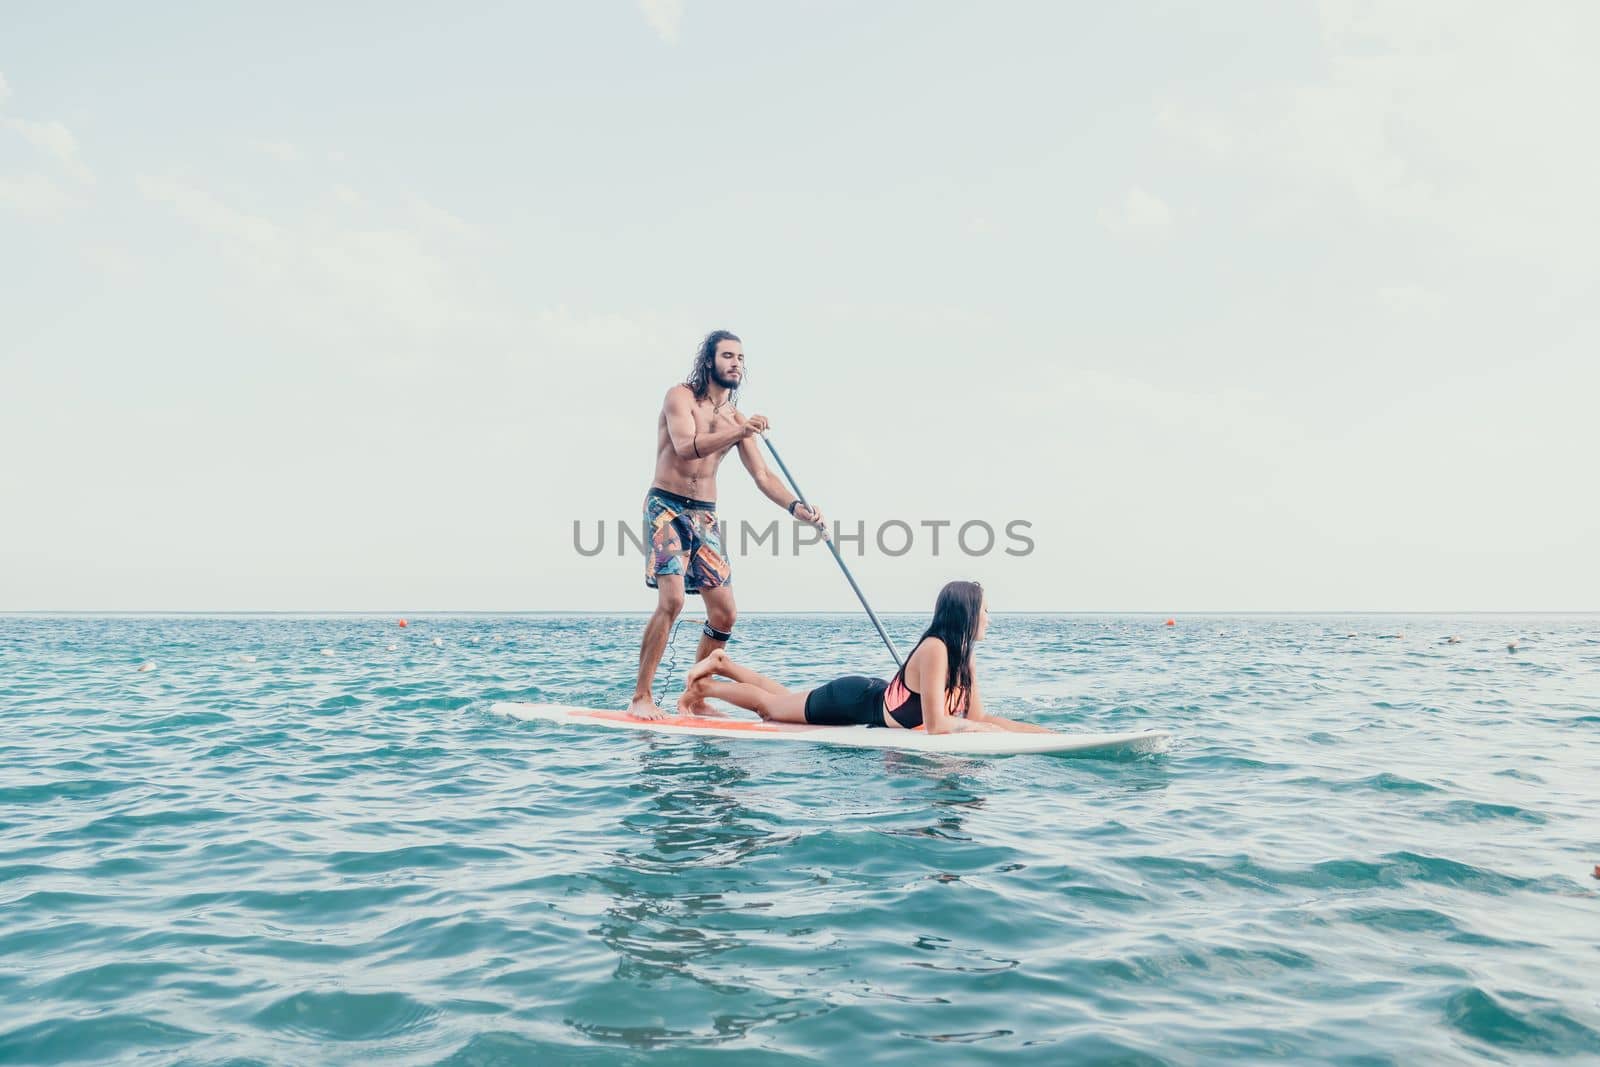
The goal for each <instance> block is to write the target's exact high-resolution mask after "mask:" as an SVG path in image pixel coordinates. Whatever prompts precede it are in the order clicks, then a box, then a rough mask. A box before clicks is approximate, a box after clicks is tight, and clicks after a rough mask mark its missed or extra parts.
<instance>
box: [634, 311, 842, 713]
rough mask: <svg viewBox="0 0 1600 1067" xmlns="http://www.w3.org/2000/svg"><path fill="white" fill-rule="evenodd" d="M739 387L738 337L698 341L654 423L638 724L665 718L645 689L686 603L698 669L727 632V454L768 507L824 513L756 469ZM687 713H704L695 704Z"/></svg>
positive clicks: (809, 518)
mask: <svg viewBox="0 0 1600 1067" xmlns="http://www.w3.org/2000/svg"><path fill="white" fill-rule="evenodd" d="M743 380H744V346H743V344H742V343H741V342H740V340H739V338H738V336H737V335H735V334H732V333H729V332H728V331H727V330H716V331H714V332H712V333H710V334H708V335H707V336H706V339H705V341H703V342H702V343H701V345H700V351H699V352H698V353H696V355H695V359H694V365H693V366H692V367H691V368H690V370H689V378H688V380H687V381H685V382H683V383H682V384H681V385H674V386H673V387H672V388H671V389H668V390H667V396H666V399H665V400H664V401H662V404H661V416H660V418H658V419H657V420H656V475H655V479H654V480H653V481H652V482H651V483H650V491H649V492H648V493H646V494H645V497H644V535H645V538H646V543H645V574H644V584H645V585H647V586H649V587H650V588H652V589H654V590H656V610H655V613H654V614H652V615H651V616H650V621H649V622H648V623H646V624H645V628H644V641H643V642H642V644H641V646H640V648H639V677H638V681H637V682H636V683H635V685H634V687H633V700H632V702H631V703H629V705H628V714H630V715H634V716H637V717H639V718H641V719H659V718H663V717H665V715H666V712H664V711H662V710H661V708H660V707H658V706H657V705H656V702H655V699H654V698H653V697H652V695H651V691H650V690H651V686H652V684H653V683H654V682H655V677H656V667H657V666H659V665H660V663H661V655H662V653H663V652H665V651H666V647H667V637H668V635H669V634H670V633H671V631H672V624H673V621H674V620H676V619H677V617H678V613H679V612H681V611H682V610H683V598H684V596H685V595H691V596H692V595H698V596H699V597H700V598H701V600H702V601H703V602H704V603H705V608H706V624H705V628H704V629H703V631H702V632H701V636H700V647H699V648H698V649H697V650H696V652H695V656H694V658H695V660H696V661H697V662H698V661H699V660H703V659H705V658H706V657H707V656H709V655H711V653H712V652H713V651H715V650H717V649H719V648H722V647H723V646H724V645H726V644H727V642H728V638H729V636H730V635H731V634H732V633H733V620H734V617H735V615H736V611H735V609H734V603H733V588H732V586H731V584H730V583H731V581H732V578H733V572H732V565H731V564H730V562H729V560H728V557H727V555H726V554H725V553H724V552H723V550H722V524H721V523H720V522H718V521H717V503H716V501H717V468H718V467H720V466H721V465H722V460H723V458H724V457H726V456H727V454H728V452H729V451H730V450H732V449H734V448H737V449H738V450H739V459H740V461H741V462H743V463H744V469H745V470H747V471H749V472H750V477H751V478H754V479H755V483H756V488H757V489H760V490H761V492H762V493H763V494H765V495H766V497H767V499H768V500H770V501H772V502H773V503H774V504H776V505H778V506H779V507H780V508H784V509H785V510H787V511H788V512H789V514H790V515H793V516H794V517H795V518H797V519H800V520H801V521H803V522H810V523H814V524H815V525H817V526H819V527H820V526H822V525H823V518H822V512H820V511H818V510H816V509H814V508H810V507H807V506H806V505H805V504H802V503H801V502H800V501H799V499H798V498H796V497H795V495H794V494H793V493H791V492H789V490H788V488H787V487H785V486H784V484H783V482H782V481H780V480H779V479H778V478H777V477H776V476H774V475H773V473H772V472H771V471H770V470H768V469H767V465H766V464H765V463H763V462H762V460H761V452H760V450H759V447H758V446H757V444H756V438H757V437H758V436H759V435H760V434H761V433H762V432H764V431H765V430H766V428H767V420H766V417H765V416H763V415H750V416H748V417H747V416H745V415H744V414H742V413H741V412H740V411H739V409H738V408H736V407H735V406H734V401H735V400H736V399H737V393H738V389H739V383H740V382H742V381H743ZM692 710H694V711H695V712H696V713H702V712H705V711H708V710H709V708H708V707H707V706H706V705H705V701H703V700H701V701H699V707H697V708H695V709H692Z"/></svg>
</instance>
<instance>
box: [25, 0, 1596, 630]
mask: <svg viewBox="0 0 1600 1067" xmlns="http://www.w3.org/2000/svg"><path fill="white" fill-rule="evenodd" d="M1596 39H1600V6H1596V5H1593V4H1590V3H1583V2H1574V3H1548V4H1536V5H1523V6H1517V5H1506V4H1493V3H1469V4H1462V3H1455V2H1444V3H1421V2H1410V3H1405V4H1352V3H1324V4H1320V5H1318V4H1303V3H1302V4H1293V3H1290V4H1285V3H1278V2H1261V3H1254V4H1250V3H1240V4H1231V5H1222V6H1218V5H1207V4H1196V5H1168V4H1134V5H1063V4H1057V3H1047V2H1042V3H1009V4H1002V5H984V4H972V3H937V2H929V0H899V2H873V3H869V4H860V3H842V2H840V3H808V4H789V5H778V4H746V3H737V2H732V0H728V2H720V3H710V2H703V0H682V2H673V0H651V2H644V3H633V2H628V0H596V2H595V3H587V4H547V5H541V6H539V7H537V8H527V7H525V6H523V5H495V6H493V7H484V8H481V9H479V10H477V11H476V12H474V13H461V12H448V13H447V12H446V11H445V10H444V9H443V8H440V7H439V6H437V5H409V4H386V5H376V6H375V5H331V6H330V5H322V4H315V5H312V4H289V3H285V4H276V5H269V6H262V5H221V6H199V7H197V6H196V5H193V4H175V3H156V4H145V5H140V6H139V7H138V9H137V10H136V11H135V9H133V8H129V7H127V6H126V5H117V4H110V3H103V4H60V3H54V2H50V3H33V2H9V3H7V4H5V5H4V6H3V7H0V610H50V609H56V610H252V609H256V610H362V609H374V610H395V611H410V612H417V611H426V610H447V609H458V610H508V611H509V610H629V609H637V610H646V609H648V608H649V607H651V606H652V596H653V594H650V593H649V592H648V591H647V590H645V589H644V587H643V584H642V581H641V576H642V569H643V567H642V561H641V560H640V559H639V558H638V557H637V556H633V555H629V556H627V557H624V558H618V557H617V556H616V555H615V554H614V553H613V552H611V551H608V552H606V553H605V554H603V555H601V556H599V557H595V558H584V557H582V556H580V555H579V554H578V553H577V552H576V551H575V550H574V548H573V538H572V522H573V520H574V519H579V520H581V521H583V522H584V524H585V528H586V530H588V531H590V533H589V534H588V535H587V536H591V537H592V531H593V528H594V524H595V523H596V522H599V521H601V520H602V519H603V520H605V521H606V522H607V524H608V525H610V526H614V525H615V522H616V521H617V520H619V519H620V520H625V521H630V522H631V521H635V520H636V517H637V514H638V508H639V504H640V501H641V498H642V496H643V493H644V490H645V488H646V486H647V485H648V483H649V479H650V475H651V471H652V469H653V460H654V445H655V422H656V416H657V412H658V409H659V405H660V401H661V397H662V395H663V393H664V392H665V390H666V388H667V387H668V386H669V385H671V384H672V383H673V382H675V381H679V380H681V379H682V377H683V376H684V374H685V372H686V371H687V369H688V364H689V359H690V356H691V354H692V352H693V349H694V346H695V344H696V343H697V341H698V340H699V338H700V337H701V336H702V335H703V334H704V333H705V332H706V331H708V330H710V329H714V328H719V327H720V328H728V329H732V330H735V331H737V332H738V333H739V334H741V335H742V337H743V338H744V346H745V351H746V354H747V359H748V365H749V370H750V381H749V383H748V386H747V388H746V389H745V390H744V395H743V397H742V400H741V407H742V408H743V409H744V410H745V411H746V412H747V413H761V414H765V415H767V416H768V417H769V418H770V419H771V420H772V424H773V431H772V440H773V442H774V443H775V444H777V445H778V447H779V448H780V450H781V451H782V452H783V454H784V458H785V459H786V460H787V461H788V462H789V464H790V467H791V468H792V469H793V471H794V473H795V475H796V476H797V477H798V478H799V479H800V482H801V485H802V487H803V488H804V489H805V490H806V491H807V492H808V493H809V494H811V495H812V496H814V497H815V498H816V499H817V501H818V502H819V503H820V504H821V505H822V506H823V508H824V509H825V510H826V511H827V513H828V514H829V515H830V516H831V517H833V518H836V519H839V520H843V521H846V522H848V523H850V524H852V525H853V524H854V522H855V521H857V520H861V521H863V522H865V523H866V524H867V526H868V529H869V531H870V530H871V529H873V528H874V527H875V526H876V525H877V524H878V523H881V522H883V521H885V520H889V519H897V518H898V519H902V520H905V521H907V522H910V523H912V524H913V525H916V524H918V523H920V522H922V521H923V520H937V519H947V520H951V521H952V522H953V523H955V524H958V525H959V524H960V523H962V522H964V521H968V520H973V519H981V520H984V521H987V522H989V523H991V524H992V525H994V526H996V527H1003V526H1004V524H1005V523H1006V522H1009V521H1011V520H1016V519H1020V520H1025V521H1027V522H1030V523H1031V524H1032V528H1031V531H1030V536H1031V537H1032V538H1033V540H1034V542H1035V548H1034V551H1033V552H1032V554H1031V555H1028V556H1026V557H1022V558H1013V557H1008V556H1005V555H1003V554H1001V553H998V552H997V553H995V554H992V555H989V556H985V557H981V558H972V557H967V556H965V555H963V554H962V553H960V552H959V551H953V550H952V549H951V547H950V545H949V534H948V533H947V534H946V535H945V539H944V540H945V543H944V544H943V545H942V546H941V547H942V548H943V549H944V551H943V552H942V553H941V555H939V556H937V557H935V556H934V555H933V554H932V553H931V551H929V545H928V542H927V540H926V539H921V540H919V541H918V542H917V543H916V544H915V545H914V547H913V550H912V551H911V552H909V553H907V554H906V555H904V556H900V557H898V558H890V557H886V556H884V555H882V554H881V553H879V552H877V551H876V549H875V548H873V547H872V546H871V545H870V543H869V550H868V552H867V554H866V555H864V556H860V557H856V556H854V555H852V556H850V557H849V560H850V563H851V566H852V569H853V570H854V572H855V573H856V576H857V578H858V579H859V580H860V581H861V583H862V585H863V587H864V588H865V589H866V591H867V592H868V594H869V596H871V598H872V599H873V602H874V605H875V606H876V607H879V608H880V609H882V610H886V611H887V610H924V609H926V608H927V607H929V606H930V605H931V602H932V599H933V595H934V593H935V591H936V590H937V588H938V586H939V585H940V584H941V583H942V582H943V581H945V580H946V579H948V578H953V577H966V578H977V579H979V580H981V581H983V582H984V584H985V586H986V587H987V588H988V589H989V591H990V599H991V603H992V605H993V606H994V607H995V608H996V609H997V610H1042V611H1050V610H1059V611H1088V610H1094V611H1098V610H1150V611H1162V612H1185V611H1205V610H1218V611H1221V610H1301V611H1319V610H1415V611H1422V610H1593V609H1597V608H1600V564H1597V560H1600V494H1597V493H1596V491H1595V488H1594V484H1595V481H1596V474H1595V470H1596V466H1597V461H1600V429H1597V426H1600V422H1597V420H1596V419H1595V417H1594V415H1593V414H1592V410H1593V408H1594V407H1595V405H1596V398H1597V397H1600V364H1597V361H1596V354H1597V352H1600V315H1597V314H1596V312H1595V307H1596V306H1597V304H1600V267H1597V264H1600V255H1597V254H1596V251H1595V250H1596V248H1597V247H1600V206H1597V201H1596V195H1595V192H1594V191H1595V190H1596V189H1597V188H1600V143H1597V142H1596V139H1595V138H1594V137H1593V135H1592V132H1591V130H1590V127H1591V126H1592V124H1593V115H1592V112H1593V105H1594V102H1595V101H1596V100H1600V72H1597V70H1596V68H1595V66H1594V63H1593V57H1592V54H1591V53H1592V43H1593V42H1594V41H1595V40H1596ZM720 500H721V504H722V507H723V510H724V513H725V514H726V515H727V516H729V517H730V518H732V519H734V520H737V519H738V518H741V517H745V518H749V519H751V520H753V521H755V522H757V523H760V524H764V523H766V522H767V521H768V520H770V519H772V518H781V517H782V515H781V512H779V511H778V509H776V508H774V507H772V506H771V505H770V504H768V503H767V502H766V501H765V500H764V499H762V498H761V497H760V496H759V495H758V494H757V492H756V490H755V489H754V487H753V485H752V484H751V482H750V479H749V478H748V477H747V476H746V475H745V473H744V471H743V469H742V468H741V467H740V466H739V464H738V461H737V459H730V460H729V461H728V464H727V465H726V466H725V467H724V469H723V474H722V479H721V488H720ZM613 532H614V531H613ZM869 542H870V539H869ZM734 568H735V588H736V590H737V591H738V595H739V604H740V608H741V610H742V611H744V612H761V611H778V610H850V609H852V608H853V607H854V605H855V600H854V597H853V595H852V594H851V592H850V590H849V587H848V586H847V584H846V583H845V581H844V579H843V578H842V577H841V576H840V575H839V574H838V571H837V568H836V567H835V565H834V563H833V561H832V559H831V558H829V556H828V555H827V553H826V550H825V549H823V548H821V547H817V548H813V549H811V550H809V551H807V552H804V553H802V554H801V555H800V556H799V557H798V558H795V557H791V556H790V555H788V554H787V553H785V554H784V555H783V556H781V557H780V558H777V559H774V558H772V557H771V556H770V555H766V554H758V555H751V556H746V557H743V558H736V559H735V562H734Z"/></svg>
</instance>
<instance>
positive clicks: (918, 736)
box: [489, 702, 1172, 756]
mask: <svg viewBox="0 0 1600 1067" xmlns="http://www.w3.org/2000/svg"><path fill="white" fill-rule="evenodd" d="M489 710H490V711H492V712H494V713H495V714H496V715H505V716H509V717H510V718H513V719H526V720H535V721H541V722H556V723H564V724H566V725H568V726H601V727H606V728H608V729H613V730H644V731H647V732H649V733H657V734H687V735H689V736H692V737H733V738H744V739H746V740H750V741H809V742H812V743H814V744H824V745H849V746H851V747H853V748H898V749H906V750H909V751H912V752H948V753H952V754H955V755H962V756H1020V755H1025V754H1029V753H1037V754H1046V755H1049V754H1054V755H1085V754H1096V753H1111V752H1118V753H1122V752H1134V753H1142V752H1161V751H1164V750H1165V749H1166V747H1167V746H1168V745H1169V744H1170V743H1171V741H1172V735H1171V734H1170V733H1168V732H1167V731H1165V730H1139V731H1136V732H1134V733H1126V734H1057V733H1049V734H1020V733H1010V732H1005V733H1000V732H993V733H991V732H989V731H983V732H972V733H966V732H962V733H955V734H929V733H927V732H926V731H924V730H921V729H917V730H893V729H881V730H874V729H872V728H871V727H868V726H810V725H807V724H804V723H787V722H763V721H762V720H760V719H714V718H701V717H697V716H693V715H673V716H670V717H668V718H665V719H635V718H633V717H632V716H631V715H629V714H628V713H627V712H625V711H605V710H601V709H599V708H577V707H572V706H571V705H567V704H512V703H505V702H502V703H498V704H495V705H493V706H492V707H491V708H490V709H489Z"/></svg>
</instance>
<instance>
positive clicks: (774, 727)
mask: <svg viewBox="0 0 1600 1067" xmlns="http://www.w3.org/2000/svg"><path fill="white" fill-rule="evenodd" d="M568 714H569V715H570V716H571V717H572V718H574V719H608V720H610V721H611V722H631V723H638V724H639V725H641V726H686V727H692V728H697V729H705V728H710V729H713V730H729V731H740V732H744V733H757V734H760V733H768V734H772V733H785V732H787V731H788V730H791V729H796V728H798V729H801V730H804V729H807V727H805V726H801V725H800V724H799V723H771V722H761V721H759V720H758V721H756V722H751V721H750V720H749V719H707V718H705V717H704V716H700V715H669V716H667V717H666V718H664V719H640V718H636V717H635V716H632V715H629V714H628V713H627V712H625V711H598V710H596V711H573V712H568ZM813 728H814V727H813Z"/></svg>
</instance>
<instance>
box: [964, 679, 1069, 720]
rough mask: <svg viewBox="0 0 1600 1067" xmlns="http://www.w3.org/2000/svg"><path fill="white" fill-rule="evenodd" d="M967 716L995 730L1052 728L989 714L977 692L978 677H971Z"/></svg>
mask: <svg viewBox="0 0 1600 1067" xmlns="http://www.w3.org/2000/svg"><path fill="white" fill-rule="evenodd" d="M967 718H969V719H971V720H972V721H974V722H981V723H985V724H987V725H989V726H992V727H994V728H995V729H997V730H1006V731H1009V732H1010V733H1014V734H1051V733H1055V731H1054V730H1049V729H1046V728H1045V727H1043V726H1035V725H1034V724H1033V723H1031V722H1015V721H1013V720H1011V719H1002V718H1001V717H1000V716H998V715H990V714H988V713H987V712H985V711H984V710H983V696H982V695H981V694H980V693H979V692H978V679H977V678H976V677H974V678H973V679H972V694H971V695H970V696H969V697H968V698H967Z"/></svg>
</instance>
